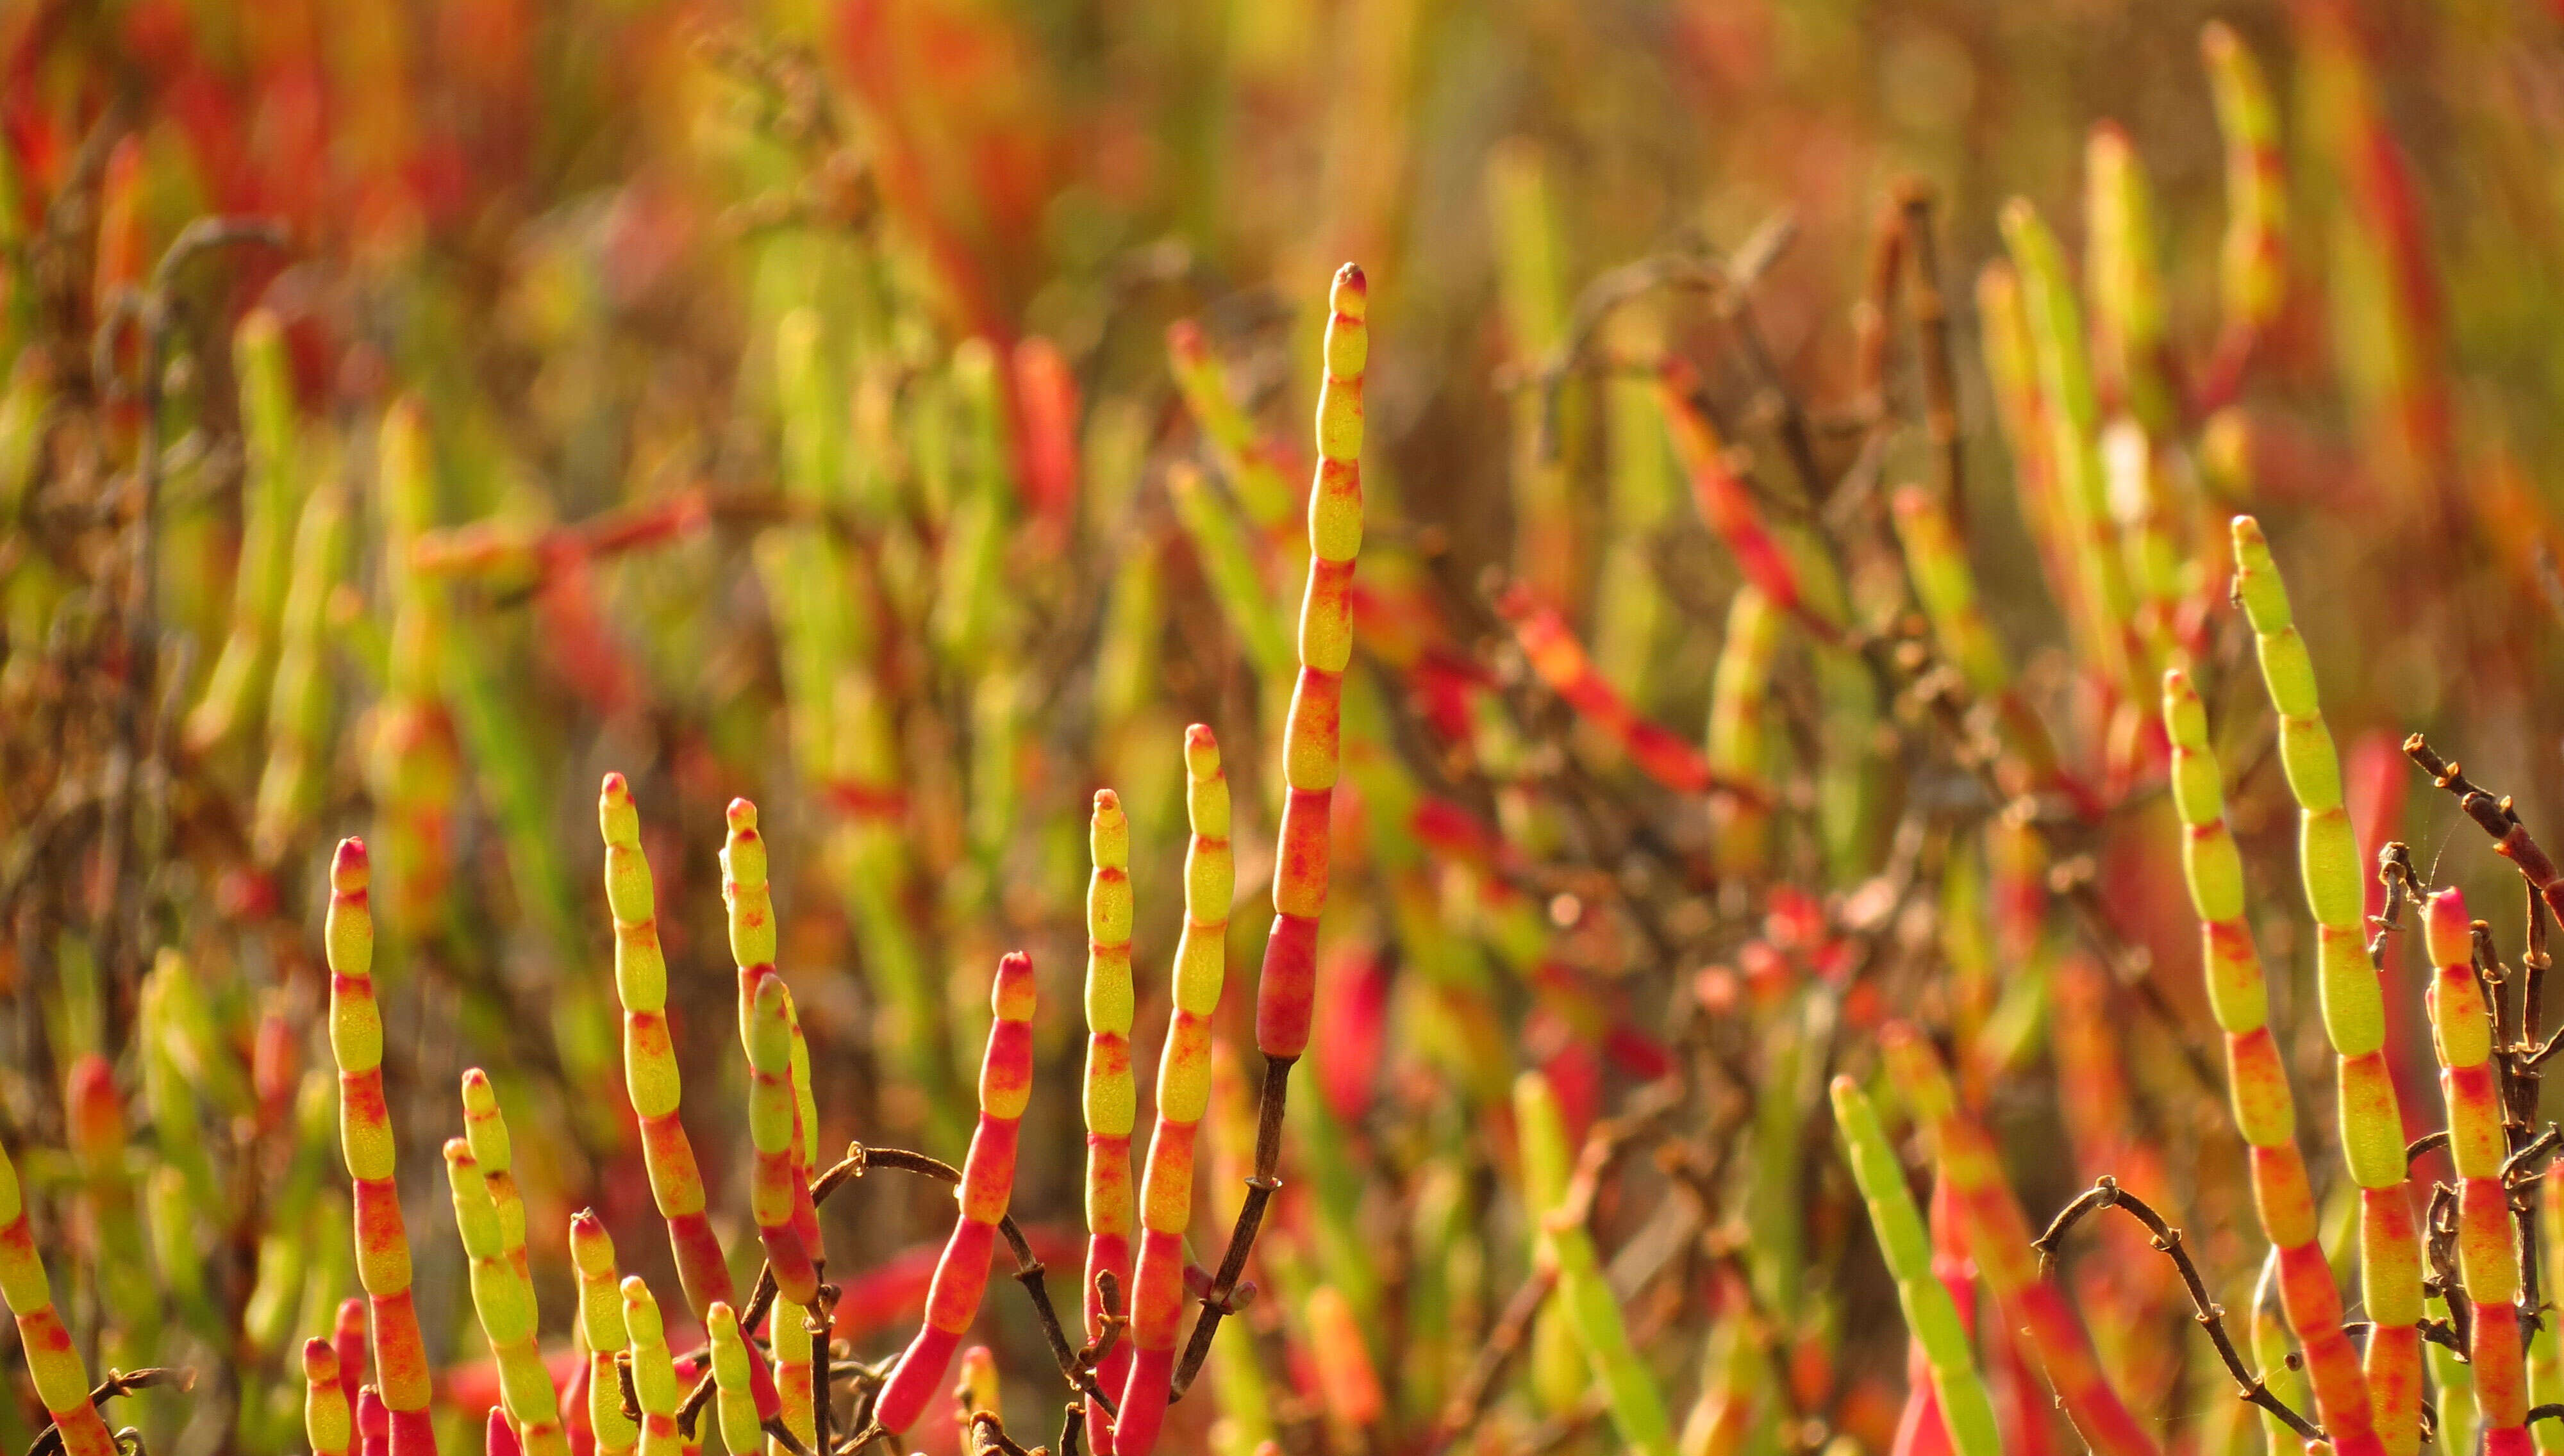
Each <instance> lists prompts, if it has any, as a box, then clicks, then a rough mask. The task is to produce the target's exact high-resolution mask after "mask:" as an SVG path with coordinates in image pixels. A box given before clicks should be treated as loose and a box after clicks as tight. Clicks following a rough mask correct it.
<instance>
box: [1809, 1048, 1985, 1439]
mask: <svg viewBox="0 0 2564 1456" xmlns="http://www.w3.org/2000/svg"><path fill="white" fill-rule="evenodd" d="M1830 1090H1831V1093H1832V1096H1833V1105H1834V1131H1835V1132H1836V1133H1837V1134H1839V1135H1840V1136H1841V1138H1842V1143H1843V1154H1844V1157H1845V1159H1846V1160H1847V1161H1848V1162H1849V1163H1850V1164H1851V1175H1852V1181H1853V1182H1855V1183H1857V1184H1859V1185H1860V1196H1861V1199H1862V1201H1864V1202H1866V1203H1867V1204H1868V1205H1869V1226H1870V1228H1871V1229H1872V1230H1873V1231H1874V1232H1875V1233H1876V1234H1877V1235H1878V1248H1879V1252H1880V1253H1881V1254H1882V1255H1884V1256H1885V1258H1886V1260H1887V1269H1888V1272H1889V1273H1890V1274H1891V1275H1893V1276H1895V1279H1896V1302H1897V1304H1898V1305H1899V1306H1900V1307H1901V1308H1902V1309H1903V1310H1904V1311H1905V1324H1906V1328H1907V1329H1909V1330H1911V1331H1913V1332H1914V1339H1915V1343H1916V1344H1917V1345H1918V1346H1920V1347H1921V1349H1922V1352H1923V1356H1924V1360H1925V1362H1926V1364H1927V1366H1928V1367H1929V1369H1930V1370H1931V1375H1932V1393H1933V1395H1934V1397H1935V1398H1936V1400H1937V1401H1938V1414H1939V1418H1940V1419H1941V1420H1942V1422H1943V1423H1944V1425H1945V1427H1946V1428H1947V1430H1948V1432H1949V1436H1950V1444H1951V1447H1952V1448H1953V1449H1954V1450H1956V1451H1957V1452H1958V1456H2000V1453H2001V1452H2002V1450H2003V1438H2002V1434H2001V1433H2000V1432H1999V1431H1998V1430H1997V1429H1996V1427H1995V1405H1994V1397H1993V1396H1991V1395H1989V1394H1988V1393H1987V1392H1986V1382H1985V1377H1984V1376H1983V1375H1982V1374H1980V1373H1978V1371H1977V1361H1976V1352H1975V1350H1974V1342H1973V1341H1972V1340H1971V1339H1970V1338H1969V1334H1968V1327H1967V1326H1966V1325H1965V1324H1964V1323H1962V1322H1961V1320H1960V1318H1959V1306H1958V1302H1957V1301H1956V1300H1954V1299H1953V1298H1951V1295H1950V1290H1949V1287H1948V1286H1947V1285H1944V1284H1943V1283H1942V1282H1941V1278H1940V1276H1939V1274H1937V1273H1936V1272H1934V1270H1933V1267H1932V1237H1931V1235H1930V1234H1929V1233H1928V1232H1926V1231H1925V1229H1924V1226H1923V1215H1922V1213H1921V1211H1920V1210H1918V1209H1917V1208H1916V1207H1915V1206H1914V1194H1913V1192H1912V1190H1911V1189H1909V1188H1907V1187H1906V1186H1905V1169H1904V1167H1903V1166H1902V1165H1900V1164H1899V1163H1898V1162H1897V1160H1896V1150H1895V1149H1894V1148H1893V1147H1891V1146H1889V1145H1888V1142H1887V1131H1886V1130H1885V1129H1884V1128H1882V1127H1880V1126H1879V1122H1878V1114H1877V1112H1875V1111H1874V1110H1872V1109H1871V1107H1870V1105H1869V1099H1868V1098H1867V1097H1865V1096H1863V1095H1862V1094H1861V1090H1860V1085H1859V1084H1858V1083H1856V1082H1854V1081H1852V1080H1851V1079H1850V1078H1848V1077H1836V1078H1835V1079H1834V1080H1833V1083H1832V1086H1831V1089H1830Z"/></svg>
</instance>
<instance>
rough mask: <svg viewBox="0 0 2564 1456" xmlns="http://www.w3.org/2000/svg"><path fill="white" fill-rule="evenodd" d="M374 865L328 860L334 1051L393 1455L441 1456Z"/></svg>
mask: <svg viewBox="0 0 2564 1456" xmlns="http://www.w3.org/2000/svg"><path fill="white" fill-rule="evenodd" d="M372 879H373V876H372V870H371V866H370V865H369V864H368V862H367V860H366V858H365V842H364V841H363V840H361V839H344V840H340V841H339V842H338V850H337V853H336V855H334V856H333V857H332V858H331V860H330V864H329V919H328V925H327V929H326V931H325V932H324V943H325V945H326V951H327V956H328V961H329V1049H330V1051H331V1052H332V1053H333V1054H334V1055H335V1056H336V1057H337V1060H338V1146H339V1149H340V1152H341V1154H342V1155H343V1156H344V1157H345V1159H346V1163H347V1176H348V1179H349V1181H350V1182H351V1183H352V1185H353V1189H354V1199H355V1220H356V1279H357V1282H358V1283H360V1284H362V1285H363V1286H364V1288H365V1298H366V1300H367V1302H368V1304H369V1307H370V1308H369V1313H370V1314H371V1315H372V1317H373V1318H372V1324H373V1334H374V1382H375V1384H376V1386H377V1387H378V1388H379V1389H380V1390H381V1392H382V1401H383V1409H384V1411H385V1412H386V1413H387V1414H388V1415H389V1417H390V1420H391V1446H392V1456H434V1452H435V1449H436V1438H435V1434H434V1432H433V1431H432V1430H431V1429H430V1428H429V1426H428V1419H427V1398H428V1373H427V1348H426V1346H425V1345H424V1344H423V1343H422V1342H421V1341H420V1339H419V1333H418V1312H417V1310H416V1309H415V1308H414V1307H413V1306H412V1305H411V1303H410V1288H409V1281H410V1267H409V1235H408V1233H407V1231H406V1230H405V1229H403V1228H402V1226H401V1208H400V1190H399V1189H398V1188H396V1187H394V1186H393V1184H392V1167H393V1151H392V1125H391V1113H390V1110H389V1108H388V1107H387V1106H386V1105H385V1104H384V1101H383V1017H382V1011H381V1009H380V1008H379V1007H377V1006H376V1005H375V1004H374V977H373V966H374V917H373V912H372V910H371V908H370V906H369V904H368V900H369V887H370V885H371V883H372Z"/></svg>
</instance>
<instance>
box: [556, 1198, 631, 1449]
mask: <svg viewBox="0 0 2564 1456" xmlns="http://www.w3.org/2000/svg"><path fill="white" fill-rule="evenodd" d="M569 1259H570V1263H571V1264H572V1265H573V1266H574V1267H576V1269H577V1270H578V1336H579V1340H580V1342H581V1343H583V1344H584V1345H585V1346H586V1347H587V1423H588V1429H589V1431H591V1432H592V1433H593V1434H594V1436H595V1438H596V1451H597V1456H622V1453H624V1452H626V1451H629V1450H631V1449H632V1448H633V1446H634V1445H635V1444H637V1443H638V1442H639V1441H640V1439H641V1430H640V1428H639V1427H638V1426H635V1425H634V1424H633V1423H632V1418H631V1417H630V1416H627V1415H625V1414H624V1413H623V1382H622V1377H621V1376H620V1375H618V1374H617V1373H616V1365H615V1362H614V1356H615V1354H616V1353H617V1352H620V1351H622V1350H623V1349H625V1348H626V1347H627V1346H628V1345H629V1344H630V1343H631V1334H630V1332H629V1331H628V1330H627V1329H626V1328H625V1326H624V1323H623V1286H622V1278H621V1276H620V1275H618V1274H617V1273H616V1272H615V1269H614V1240H613V1238H612V1237H611V1236H610V1235H608V1234H607V1233H606V1231H605V1221H604V1220H603V1219H600V1218H598V1217H597V1216H596V1211H595V1210H594V1209H592V1208H582V1209H580V1210H579V1211H578V1212H576V1213H574V1214H572V1215H570V1220H569Z"/></svg>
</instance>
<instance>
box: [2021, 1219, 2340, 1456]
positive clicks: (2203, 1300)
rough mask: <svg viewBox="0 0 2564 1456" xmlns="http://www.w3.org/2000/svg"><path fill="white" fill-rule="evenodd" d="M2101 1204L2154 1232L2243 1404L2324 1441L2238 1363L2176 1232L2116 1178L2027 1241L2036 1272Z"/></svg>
mask: <svg viewBox="0 0 2564 1456" xmlns="http://www.w3.org/2000/svg"><path fill="white" fill-rule="evenodd" d="M2104 1208H2116V1209H2119V1210H2121V1211H2122V1212H2124V1213H2126V1214H2127V1215H2128V1216H2129V1217H2131V1218H2134V1219H2135V1220H2136V1221H2137V1222H2139V1223H2142V1224H2144V1225H2145V1226H2146V1231H2147V1232H2148V1233H2150V1234H2152V1235H2154V1246H2155V1248H2156V1249H2157V1250H2158V1251H2160V1252H2162V1253H2163V1254H2164V1255H2165V1256H2167V1257H2169V1258H2170V1259H2171V1260H2172V1265H2173V1268H2174V1270H2175V1271H2177V1272H2178V1273H2179V1274H2180V1275H2181V1282H2182V1284H2183V1286H2184V1287H2186V1288H2187V1289H2188V1290H2189V1291H2190V1303H2191V1306H2192V1308H2193V1309H2194V1310H2195V1311H2196V1312H2197V1313H2196V1315H2195V1317H2194V1318H2196V1319H2197V1320H2198V1321H2199V1327H2200V1328H2201V1329H2203V1330H2205V1331H2207V1332H2208V1342H2209V1344H2211V1345H2213V1346H2215V1347H2217V1357H2218V1358H2219V1359H2221V1360H2224V1361H2225V1362H2226V1372H2227V1373H2228V1374H2230V1375H2232V1376H2234V1377H2235V1383H2236V1385H2237V1386H2238V1387H2239V1393H2240V1394H2241V1395H2242V1396H2243V1398H2244V1402H2245V1403H2247V1404H2250V1405H2257V1406H2259V1407H2261V1408H2262V1409H2263V1410H2266V1411H2268V1412H2269V1413H2270V1414H2271V1415H2273V1416H2275V1417H2277V1418H2278V1420H2279V1421H2280V1423H2281V1424H2283V1425H2285V1426H2287V1428H2288V1429H2290V1430H2292V1431H2295V1432H2296V1433H2297V1435H2298V1436H2300V1437H2301V1438H2303V1439H2305V1440H2309V1441H2319V1440H2322V1439H2324V1433H2323V1430H2322V1428H2321V1427H2319V1426H2317V1425H2316V1424H2315V1423H2314V1422H2312V1421H2310V1420H2307V1419H2306V1418H2305V1417H2304V1416H2302V1415H2299V1414H2298V1413H2297V1412H2296V1411H2295V1410H2294V1409H2292V1408H2291V1407H2290V1406H2289V1405H2288V1402H2286V1401H2284V1400H2282V1399H2280V1398H2279V1397H2278V1396H2277V1395H2275V1394H2273V1393H2272V1392H2271V1390H2270V1387H2269V1386H2268V1385H2265V1384H2263V1383H2262V1382H2261V1377H2260V1376H2259V1375H2256V1374H2254V1373H2253V1372H2252V1370H2251V1368H2250V1367H2249V1366H2247V1365H2245V1364H2244V1355H2243V1353H2242V1352H2240V1351H2238V1350H2237V1349H2236V1348H2235V1341H2234V1339H2233V1338H2232V1337H2231V1336H2229V1335H2228V1334H2227V1333H2226V1311H2225V1309H2224V1308H2223V1307H2221V1306H2220V1305H2219V1304H2218V1303H2217V1301H2215V1300H2214V1299H2211V1298H2210V1297H2209V1293H2208V1282H2207V1281H2206V1280H2204V1279H2202V1278H2200V1275H2199V1266H2198V1265H2197V1264H2194V1263H2192V1262H2191V1258H2190V1250H2189V1249H2188V1248H2186V1247H2184V1245H2183V1243H2182V1237H2181V1230H2180V1229H2177V1228H2175V1227H2173V1226H2172V1225H2171V1224H2169V1223H2166V1222H2165V1221H2164V1217H2163V1215H2162V1214H2160V1213H2157V1212H2155V1210H2154V1209H2153V1208H2151V1207H2149V1206H2148V1205H2147V1203H2146V1201H2145V1200H2144V1199H2142V1198H2139V1197H2138V1196H2137V1195H2136V1194H2134V1193H2131V1192H2128V1191H2127V1190H2126V1189H2124V1188H2122V1187H2120V1186H2119V1180H2118V1179H2116V1178H2113V1177H2107V1176H2104V1177H2102V1178H2101V1179H2100V1180H2099V1181H2097V1182H2095V1183H2094V1184H2093V1185H2092V1187H2091V1189H2090V1190H2089V1191H2087V1192H2085V1193H2084V1194H2083V1195H2082V1196H2081V1197H2079V1198H2076V1199H2075V1200H2074V1201H2073V1202H2071V1203H2068V1204H2066V1205H2065V1207H2064V1208H2063V1209H2062V1210H2060V1211H2059V1212H2058V1213H2057V1215H2056V1217H2055V1218H2054V1219H2053V1220H2052V1221H2050V1222H2049V1224H2048V1225H2047V1229H2046V1231H2045V1232H2043V1233H2041V1234H2040V1235H2039V1236H2038V1237H2036V1238H2034V1239H2031V1240H2030V1247H2031V1248H2033V1249H2036V1250H2037V1251H2038V1267H2039V1271H2040V1272H2041V1273H2042V1274H2043V1273H2046V1272H2047V1271H2049V1270H2050V1269H2051V1268H2053V1267H2054V1265H2055V1262H2056V1246H2057V1244H2058V1243H2059V1242H2060V1241H2062V1240H2063V1239H2064V1237H2065V1235H2066V1234H2067V1233H2068V1232H2069V1231H2071V1230H2072V1229H2073V1227H2074V1225H2075V1224H2076V1223H2078V1222H2080V1221H2081V1220H2082V1219H2083V1217H2084V1215H2086V1214H2089V1213H2097V1212H2099V1211H2100V1210H2102V1209H2104Z"/></svg>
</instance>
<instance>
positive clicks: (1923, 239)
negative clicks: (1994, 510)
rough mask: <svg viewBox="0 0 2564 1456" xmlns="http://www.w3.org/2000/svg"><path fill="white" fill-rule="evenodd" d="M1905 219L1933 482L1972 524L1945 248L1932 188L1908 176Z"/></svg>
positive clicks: (1960, 521)
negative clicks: (1935, 229)
mask: <svg viewBox="0 0 2564 1456" xmlns="http://www.w3.org/2000/svg"><path fill="white" fill-rule="evenodd" d="M1897 205H1898V208H1899V210H1900V211H1902V213H1903V214H1904V218H1905V228H1904V232H1905V256H1906V258H1907V260H1908V261H1909V262H1910V263H1911V264H1912V267H1913V286H1912V288H1911V289H1910V290H1908V292H1907V294H1906V299H1907V310H1908V312H1911V313H1912V314H1913V315H1914V331H1915V334H1916V335H1917V337H1916V340H1915V342H1916V345H1917V347H1916V350H1915V352H1916V354H1917V355H1918V356H1919V357H1920V359H1921V360H1922V373H1923V433H1924V435H1925V436H1926V437H1927V438H1928V439H1930V440H1931V442H1932V476H1933V479H1932V487H1933V493H1934V494H1935V495H1937V496H1939V497H1940V498H1941V509H1942V510H1943V511H1945V512H1947V513H1949V517H1950V520H1951V521H1952V522H1953V523H1955V524H1956V525H1958V526H1959V528H1960V529H1962V530H1965V529H1966V527H1967V520H1968V517H1967V496H1966V491H1965V489H1964V486H1965V477H1964V476H1963V475H1962V474H1961V470H1962V467H1963V466H1964V464H1965V458H1966V446H1965V444H1964V442H1962V441H1961V440H1960V438H1959V377H1958V369H1957V366H1956V365H1955V364H1954V363H1953V362H1952V349H1951V344H1950V305H1949V301H1948V299H1946V298H1945V297H1944V296H1943V295H1942V293H1941V248H1940V244H1939V243H1938V242H1937V241H1935V240H1934V238H1933V235H1932V188H1931V186H1930V184H1928V183H1926V182H1923V181H1922V180H1920V179H1909V180H1907V181H1906V183H1905V184H1904V185H1903V186H1901V187H1899V188H1898V189H1897Z"/></svg>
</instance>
